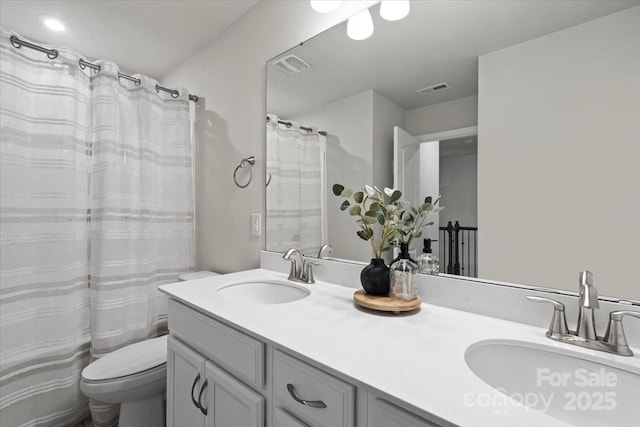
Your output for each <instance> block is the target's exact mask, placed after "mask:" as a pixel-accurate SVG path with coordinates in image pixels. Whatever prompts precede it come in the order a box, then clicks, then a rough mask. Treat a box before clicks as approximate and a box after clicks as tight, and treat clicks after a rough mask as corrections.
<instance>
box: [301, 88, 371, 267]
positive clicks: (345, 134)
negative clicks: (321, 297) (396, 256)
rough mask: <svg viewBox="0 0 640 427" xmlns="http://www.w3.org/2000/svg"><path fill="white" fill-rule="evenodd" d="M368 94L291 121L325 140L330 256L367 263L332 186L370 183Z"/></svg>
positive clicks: (364, 246) (365, 244)
mask: <svg viewBox="0 0 640 427" xmlns="http://www.w3.org/2000/svg"><path fill="white" fill-rule="evenodd" d="M372 99H373V93H372V91H367V92H362V93H359V94H356V95H353V96H349V97H347V98H344V99H341V100H339V101H336V102H332V103H329V104H324V105H322V106H320V107H318V108H314V109H313V110H312V111H307V112H304V113H302V114H296V115H295V116H293V117H292V119H293V120H296V121H298V122H300V123H302V124H304V125H305V126H318V127H319V129H320V130H324V131H326V132H328V134H329V135H328V136H327V196H326V197H327V224H328V229H329V243H331V245H332V246H333V248H334V256H336V257H339V258H345V259H357V260H360V261H368V260H369V259H370V257H369V254H370V249H369V248H370V245H369V243H368V242H365V241H363V240H361V239H360V238H359V237H358V236H357V235H356V231H357V228H356V224H355V220H354V219H353V217H351V216H349V215H348V214H347V213H345V212H343V211H340V209H339V206H340V204H341V203H342V201H343V199H342V198H339V197H336V196H335V195H334V194H333V192H332V187H333V184H342V185H344V186H345V187H348V188H352V189H358V188H361V187H362V186H363V185H365V184H369V183H371V181H372V179H373V173H372V169H373V148H372V144H371V140H372V138H373V134H372V127H373V115H372V108H373V107H372Z"/></svg>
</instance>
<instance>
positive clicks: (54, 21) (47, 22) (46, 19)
mask: <svg viewBox="0 0 640 427" xmlns="http://www.w3.org/2000/svg"><path fill="white" fill-rule="evenodd" d="M40 20H41V21H42V23H43V24H44V26H45V27H47V28H48V29H50V30H51V31H55V32H58V33H60V32H62V31H66V30H67V26H66V25H65V23H64V22H62V21H61V20H60V19H58V18H54V17H53V16H47V15H40Z"/></svg>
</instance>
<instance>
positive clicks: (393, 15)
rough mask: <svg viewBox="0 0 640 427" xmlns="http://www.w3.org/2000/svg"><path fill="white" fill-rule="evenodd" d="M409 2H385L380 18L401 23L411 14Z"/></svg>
mask: <svg viewBox="0 0 640 427" xmlns="http://www.w3.org/2000/svg"><path fill="white" fill-rule="evenodd" d="M410 8H411V6H410V5H409V0H384V1H383V2H382V3H381V4H380V16H381V17H382V19H386V20H387V21H399V20H400V19H402V18H404V17H405V16H407V15H408V14H409V9H410Z"/></svg>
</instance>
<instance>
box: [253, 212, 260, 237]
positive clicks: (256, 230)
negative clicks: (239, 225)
mask: <svg viewBox="0 0 640 427" xmlns="http://www.w3.org/2000/svg"><path fill="white" fill-rule="evenodd" d="M251 235H252V236H260V235H262V215H261V214H259V213H254V214H251Z"/></svg>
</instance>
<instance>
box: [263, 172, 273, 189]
mask: <svg viewBox="0 0 640 427" xmlns="http://www.w3.org/2000/svg"><path fill="white" fill-rule="evenodd" d="M269 184H271V172H269V176H267V183H266V184H265V185H264V186H265V187H268V186H269Z"/></svg>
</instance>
